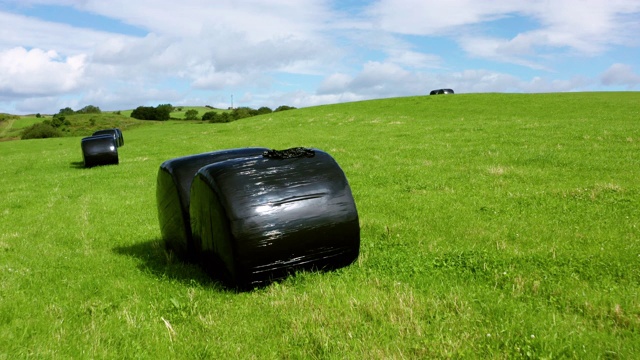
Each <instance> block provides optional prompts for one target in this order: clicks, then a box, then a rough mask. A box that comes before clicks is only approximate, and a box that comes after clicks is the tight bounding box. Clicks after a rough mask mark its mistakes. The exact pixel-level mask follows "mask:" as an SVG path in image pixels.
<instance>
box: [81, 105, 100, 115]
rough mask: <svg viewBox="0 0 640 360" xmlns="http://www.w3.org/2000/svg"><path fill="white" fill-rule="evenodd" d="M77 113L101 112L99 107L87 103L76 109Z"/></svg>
mask: <svg viewBox="0 0 640 360" xmlns="http://www.w3.org/2000/svg"><path fill="white" fill-rule="evenodd" d="M76 113H77V114H101V113H102V111H101V110H100V108H99V107H97V106H93V105H87V106H85V107H83V108H82V109H80V110H78V111H76Z"/></svg>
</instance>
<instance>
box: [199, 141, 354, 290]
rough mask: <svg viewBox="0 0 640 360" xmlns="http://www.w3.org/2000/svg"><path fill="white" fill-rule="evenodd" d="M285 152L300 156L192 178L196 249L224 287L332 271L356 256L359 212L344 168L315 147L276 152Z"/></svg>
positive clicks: (215, 169) (247, 161)
mask: <svg viewBox="0 0 640 360" xmlns="http://www.w3.org/2000/svg"><path fill="white" fill-rule="evenodd" d="M272 151H273V150H270V151H269V152H272ZM287 152H294V153H300V154H302V156H294V157H287V156H276V157H270V156H264V155H262V154H260V155H258V156H254V157H242V158H237V159H231V160H227V161H220V162H216V163H212V164H211V165H207V166H205V167H203V168H201V169H200V170H199V171H198V172H197V174H196V176H195V178H194V179H193V182H192V185H191V202H190V207H189V211H190V216H191V231H192V236H193V244H194V250H195V251H196V253H198V257H199V261H200V263H201V265H202V266H203V267H204V268H205V269H206V270H207V272H208V273H210V274H211V275H212V276H214V277H217V278H219V279H221V280H222V281H223V282H224V283H225V284H227V285H228V286H230V287H233V288H237V289H241V290H245V289H251V288H253V287H256V286H261V285H266V284H268V283H269V282H271V281H273V280H277V279H281V278H283V277H286V276H287V275H289V274H291V273H294V272H296V271H299V270H332V269H337V268H340V267H343V266H347V265H349V264H351V263H352V262H353V261H355V260H356V259H357V257H358V254H359V251H360V226H359V221H358V213H357V210H356V206H355V202H354V200H353V196H352V194H351V189H350V187H349V183H348V182H347V179H346V177H345V174H344V172H343V171H342V169H341V168H340V167H339V166H338V164H337V163H336V161H335V160H334V159H333V158H332V157H331V156H330V155H329V154H327V153H325V152H323V151H320V150H310V149H304V151H300V150H295V151H281V152H279V154H285V153H287ZM311 152H312V154H313V155H312V156H308V155H310V154H311Z"/></svg>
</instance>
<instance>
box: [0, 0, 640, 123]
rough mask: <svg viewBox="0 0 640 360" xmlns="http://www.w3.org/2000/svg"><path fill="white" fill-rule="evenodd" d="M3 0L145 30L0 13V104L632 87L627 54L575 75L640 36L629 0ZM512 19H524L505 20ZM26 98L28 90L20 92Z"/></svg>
mask: <svg viewBox="0 0 640 360" xmlns="http://www.w3.org/2000/svg"><path fill="white" fill-rule="evenodd" d="M6 4H12V5H13V6H3V9H9V8H11V9H12V10H13V11H16V13H19V12H20V11H18V10H16V9H24V8H26V7H29V6H38V4H49V5H57V6H61V7H60V8H59V9H60V10H61V11H64V6H70V7H74V8H75V9H76V10H77V11H79V12H80V13H82V12H85V13H91V14H92V15H94V16H98V18H99V16H103V17H105V18H108V19H109V21H108V22H110V23H117V22H122V23H125V24H129V25H132V26H134V27H136V28H137V29H140V30H142V31H143V32H145V31H146V35H145V36H139V37H136V36H126V35H122V34H118V33H115V32H114V33H110V32H107V31H98V30H91V29H87V28H81V27H77V26H73V22H70V23H69V24H62V23H55V22H52V21H46V20H42V19H37V18H34V17H28V16H24V15H18V14H12V13H7V12H2V11H0V23H1V24H2V26H1V27H0V110H2V108H3V107H4V108H6V107H7V106H13V107H18V106H23V107H24V108H26V107H29V106H32V105H34V104H37V103H41V104H45V103H50V102H51V101H50V99H51V96H55V95H60V94H63V95H65V96H66V97H65V98H60V99H59V101H60V102H69V103H71V102H72V101H75V102H77V103H79V104H80V105H81V106H84V105H86V104H94V105H97V106H101V107H102V108H127V107H132V106H137V105H140V104H146V103H149V102H152V104H153V103H154V102H155V103H160V102H165V101H171V102H172V103H184V102H185V101H203V102H209V101H208V100H207V99H212V101H210V102H211V103H214V102H216V103H226V102H228V99H227V98H228V96H229V94H230V93H234V92H235V93H236V94H246V96H244V95H243V96H241V97H239V98H238V101H240V99H242V101H243V102H245V101H246V102H251V104H246V105H247V106H253V105H254V104H255V105H256V106H258V104H259V105H262V104H265V105H267V106H273V105H276V104H278V105H281V104H290V105H293V106H298V107H300V106H307V105H317V104H324V103H330V102H340V101H355V100H363V99H370V98H379V97H388V96H403V95H420V94H427V93H428V92H429V90H431V89H434V88H443V87H447V88H449V87H450V88H454V89H455V90H456V92H480V91H516V92H518V91H527V92H529V91H531V92H535V91H575V90H579V89H585V88H589V87H590V86H593V85H594V84H596V85H603V86H627V87H633V86H636V85H637V84H638V80H637V78H638V75H637V73H635V72H634V71H633V69H631V68H630V66H629V65H622V64H616V65H614V66H612V67H611V68H610V69H609V70H607V71H606V72H605V73H604V74H601V76H600V69H598V70H595V71H596V73H589V75H588V76H581V75H580V74H581V72H582V73H588V72H589V71H594V70H592V69H591V67H592V66H591V64H587V63H586V62H588V61H589V59H591V58H597V57H598V56H601V55H602V54H606V55H605V56H609V55H610V56H611V57H612V58H614V62H616V61H617V62H624V61H620V60H615V56H616V55H611V54H612V52H610V49H611V48H614V47H619V46H620V47H622V51H624V50H625V49H632V47H633V46H637V45H639V44H640V43H639V41H640V40H638V39H640V38H639V37H637V35H636V34H638V33H640V21H638V17H639V15H640V2H639V1H637V0H608V1H604V0H557V1H547V0H530V1H524V0H519V1H518V0H516V1H514V0H492V1H476V0H447V1H442V0H439V1H436V0H371V1H370V2H369V3H368V4H367V3H358V4H356V5H354V4H351V3H349V4H347V5H345V3H344V2H342V3H341V2H336V1H328V0H274V1H264V0H247V1H241V2H239V1H236V0H219V1H215V2H213V1H208V0H183V1H180V2H175V1H169V0H136V1H129V0H113V1H100V0H82V1H80V0H6V1H5V2H4V3H3V5H6ZM347 8H348V9H347ZM353 9H358V10H359V11H361V12H353V11H352V10H353ZM5 11H6V10H5ZM25 13H29V12H25ZM41 16H44V15H41ZM518 21H522V22H523V23H524V25H522V26H519V24H517V25H514V24H515V23H517V22H518ZM504 24H508V26H506V27H504V28H503V26H505V25H504ZM83 26H87V25H86V23H85V25H83ZM498 27H500V28H498ZM619 49H620V48H617V49H616V50H617V51H620V50H619ZM634 51H635V50H634ZM626 58H630V56H628V55H627V56H626ZM584 59H587V60H586V61H585V60H584ZM601 60H602V58H600V63H601V62H602V61H601ZM573 61H583V62H582V63H580V64H581V66H576V69H579V70H575V71H574V69H569V70H570V71H569V73H566V74H565V73H563V72H562V70H565V69H567V67H564V65H565V64H567V63H570V62H573ZM505 63H508V64H516V65H518V66H504V64H505ZM23 64H26V65H24V66H23ZM29 64H30V65H29ZM587 68H590V69H589V70H585V69H587ZM485 69H490V70H485ZM514 69H515V70H514ZM560 69H562V70H560ZM523 72H524V74H526V75H523ZM283 74H284V75H285V76H283ZM301 79H302V80H301ZM314 89H317V90H316V91H315V92H314ZM30 96H35V98H34V99H35V100H33V101H31V102H26V101H23V100H25V99H28V98H29V97H30ZM71 98H73V100H70V99H71ZM4 99H9V100H6V101H5V100H4ZM202 99H204V100H202ZM214 99H215V100H214ZM9 102H10V103H9ZM118 104H121V105H118ZM303 104H304V105H303ZM211 105H215V104H211ZM56 106H61V107H64V106H66V105H64V104H60V103H58V104H56ZM51 110H57V108H56V109H51ZM40 112H44V110H41V111H40Z"/></svg>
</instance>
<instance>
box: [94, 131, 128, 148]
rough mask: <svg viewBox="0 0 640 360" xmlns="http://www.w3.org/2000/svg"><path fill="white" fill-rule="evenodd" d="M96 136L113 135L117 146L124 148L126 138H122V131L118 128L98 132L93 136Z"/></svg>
mask: <svg viewBox="0 0 640 360" xmlns="http://www.w3.org/2000/svg"><path fill="white" fill-rule="evenodd" d="M96 135H111V136H113V138H114V139H115V140H116V146H118V147H120V146H124V137H123V136H122V131H120V129H118V128H115V129H105V130H98V131H96V132H94V133H93V136H96Z"/></svg>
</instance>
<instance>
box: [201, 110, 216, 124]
mask: <svg viewBox="0 0 640 360" xmlns="http://www.w3.org/2000/svg"><path fill="white" fill-rule="evenodd" d="M217 117H218V113H217V112H215V111H207V112H206V113H204V114H203V115H202V121H209V122H215V121H213V120H215V119H216V118H217Z"/></svg>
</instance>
